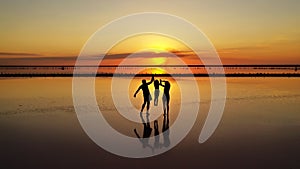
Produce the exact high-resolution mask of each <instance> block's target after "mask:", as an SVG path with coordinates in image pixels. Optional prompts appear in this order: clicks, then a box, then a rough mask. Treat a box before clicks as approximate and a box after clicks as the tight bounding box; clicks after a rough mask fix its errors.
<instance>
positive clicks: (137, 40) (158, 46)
mask: <svg viewBox="0 0 300 169" xmlns="http://www.w3.org/2000/svg"><path fill="white" fill-rule="evenodd" d="M145 49H147V50H149V51H153V52H156V53H160V52H168V51H169V52H170V51H180V50H182V51H186V50H189V49H188V48H187V47H186V46H185V45H184V44H182V43H181V42H179V41H177V40H176V39H172V38H169V37H166V36H163V35H157V34H144V35H137V36H133V37H130V38H127V39H125V40H123V41H121V42H119V43H118V44H117V45H115V46H114V47H113V48H112V49H111V50H110V51H109V53H133V52H136V51H140V50H145Z"/></svg>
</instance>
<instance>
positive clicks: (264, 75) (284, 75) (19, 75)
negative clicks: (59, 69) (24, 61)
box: [0, 73, 300, 77]
mask: <svg viewBox="0 0 300 169" xmlns="http://www.w3.org/2000/svg"><path fill="white" fill-rule="evenodd" d="M73 76H74V77H151V76H152V74H113V73H105V74H99V73H98V74H74V75H73V74H56V73H55V74H53V73H49V74H38V73H36V74H22V73H15V74H0V77H73ZM155 76H156V77H300V74H299V73H285V74H283V73H247V74H246V73H229V74H155Z"/></svg>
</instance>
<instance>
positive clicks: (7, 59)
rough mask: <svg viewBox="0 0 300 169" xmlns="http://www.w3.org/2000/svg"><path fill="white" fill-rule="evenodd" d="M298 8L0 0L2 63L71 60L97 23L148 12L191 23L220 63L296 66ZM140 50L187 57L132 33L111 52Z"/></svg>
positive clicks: (282, 4) (238, 1) (167, 41)
mask: <svg viewBox="0 0 300 169" xmlns="http://www.w3.org/2000/svg"><path fill="white" fill-rule="evenodd" d="M299 7H300V2H299V1H296V0H287V1H277V0H266V1H263V2H260V1H255V2H250V1H246V0H230V1H226V2H225V1H221V2H220V1H209V2H208V1H204V0H203V1H202V0H199V1H196V0H195V1H178V0H177V1H172V3H171V2H167V1H166V2H161V1H126V2H124V1H92V0H91V1H83V0H74V1H72V3H68V2H66V1H58V0H53V1H51V2H50V1H49V2H48V1H33V0H31V1H26V2H25V1H18V2H12V1H8V0H4V1H3V2H1V6H0V11H1V12H0V13H1V15H0V18H1V27H0V37H1V39H0V60H1V63H0V64H2V65H3V64H35V63H36V64H64V63H67V64H72V63H74V60H75V58H76V56H78V54H79V52H80V50H81V48H82V47H83V45H84V44H85V42H86V41H87V40H88V38H89V37H90V36H91V35H92V34H93V33H94V32H95V31H96V30H97V29H99V28H100V27H101V26H103V25H105V24H107V23H109V22H110V21H112V20H114V19H117V18H119V17H122V16H124V15H128V14H132V13H136V12H152V11H154V12H165V13H170V14H173V15H177V16H180V17H183V18H185V19H187V20H188V21H190V22H191V23H193V24H194V25H196V26H197V27H198V28H199V29H201V30H202V31H203V32H204V33H205V34H206V35H207V36H208V38H209V39H210V40H211V42H212V43H213V44H214V46H215V47H216V49H217V51H218V53H219V56H220V58H221V60H222V62H223V64H232V63H233V64H252V63H257V64H271V63H277V64H288V63H293V64H300V59H299V58H300V48H299V46H300V23H299V20H300V11H299V10H298V9H299ZM170 31H172V30H170ZM104 38H109V36H108V37H104ZM145 49H147V50H150V51H152V52H154V53H156V54H157V53H159V52H165V51H176V52H177V54H180V56H185V57H183V58H184V60H185V61H186V62H193V60H192V59H191V58H192V57H191V56H190V57H187V56H186V51H188V50H189V49H188V48H187V47H185V46H184V45H183V44H181V43H180V42H178V41H176V40H174V39H171V38H168V37H160V36H149V35H144V36H140V37H132V38H129V39H127V40H125V41H124V42H121V43H119V44H118V45H116V46H115V47H113V48H112V49H111V51H110V52H111V53H113V54H121V53H131V52H135V51H138V50H145ZM199 50H201V47H199ZM179 51H184V52H179ZM183 53H184V54H183ZM152 56H153V57H154V58H155V57H156V56H155V55H152ZM112 57H113V55H111V57H110V58H112ZM160 57H161V55H160ZM106 59H108V57H107V58H106ZM189 59H191V60H189ZM113 60H114V61H116V59H113ZM106 61H108V60H106Z"/></svg>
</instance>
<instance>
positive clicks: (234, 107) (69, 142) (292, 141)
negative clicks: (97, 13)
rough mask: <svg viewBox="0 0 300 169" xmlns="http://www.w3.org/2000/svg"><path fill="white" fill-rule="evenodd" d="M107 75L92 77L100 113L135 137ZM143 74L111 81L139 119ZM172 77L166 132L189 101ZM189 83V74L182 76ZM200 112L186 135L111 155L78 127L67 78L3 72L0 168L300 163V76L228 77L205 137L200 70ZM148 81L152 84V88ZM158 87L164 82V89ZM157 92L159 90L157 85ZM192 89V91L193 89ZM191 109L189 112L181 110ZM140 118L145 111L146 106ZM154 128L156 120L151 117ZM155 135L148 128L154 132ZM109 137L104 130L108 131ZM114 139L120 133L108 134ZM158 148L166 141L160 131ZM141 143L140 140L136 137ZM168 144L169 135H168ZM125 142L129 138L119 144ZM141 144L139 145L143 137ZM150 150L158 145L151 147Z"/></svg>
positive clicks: (205, 96) (157, 111)
mask: <svg viewBox="0 0 300 169" xmlns="http://www.w3.org/2000/svg"><path fill="white" fill-rule="evenodd" d="M111 80H112V79H111V78H96V82H95V86H96V87H95V93H96V98H97V103H98V105H99V108H100V110H101V111H102V113H103V115H104V117H105V119H106V120H107V121H108V122H109V124H110V125H111V126H112V127H113V128H114V129H116V130H117V131H118V132H120V133H122V134H124V135H127V136H129V137H132V138H135V137H136V135H135V133H134V129H136V130H137V132H138V133H139V134H140V135H142V131H143V125H142V124H141V123H138V122H133V121H130V120H127V119H126V117H124V116H122V113H121V114H120V113H118V112H117V110H116V107H115V103H114V100H113V98H112V89H111ZM140 80H141V79H135V80H133V81H131V82H130V85H129V89H128V88H126V87H124V86H122V85H123V84H125V81H126V78H125V79H122V78H119V79H118V81H117V82H118V83H117V84H118V85H119V87H117V88H114V90H113V92H116V93H117V95H120V96H128V98H129V100H130V103H131V104H124V105H123V104H122V103H118V104H119V106H120V107H122V108H123V109H124V110H129V109H130V110H131V108H134V110H135V112H132V114H133V116H136V117H137V119H139V113H138V112H139V110H140V107H141V103H142V94H141V93H139V94H138V96H137V98H133V93H134V91H135V90H136V88H137V87H138V85H139V84H140ZM169 80H170V81H171V85H172V87H171V92H170V93H171V102H170V115H169V118H170V127H171V128H170V133H171V134H172V133H173V134H174V133H175V132H176V131H174V130H172V124H174V122H175V121H176V120H177V117H178V113H179V111H180V103H181V102H184V103H185V104H189V101H188V100H183V98H181V95H180V92H181V90H180V87H179V86H178V84H177V83H176V82H175V81H172V79H169ZM180 81H182V82H183V83H184V85H185V86H186V88H188V86H189V85H190V79H188V78H182V79H180ZM197 84H198V86H199V91H200V96H201V97H200V98H199V103H200V104H199V105H200V109H199V114H198V117H197V119H196V123H195V125H194V126H193V128H192V130H191V131H190V132H189V134H188V135H187V137H186V138H184V139H183V140H182V141H181V142H180V143H179V144H178V145H177V146H175V147H174V148H173V149H171V150H170V151H167V152H166V153H164V154H161V155H158V156H154V157H150V158H146V159H129V158H124V157H119V156H116V155H113V154H111V153H109V152H107V151H105V150H103V149H102V148H100V147H99V146H97V145H96V144H95V143H94V142H93V141H92V140H91V139H90V138H89V137H88V136H87V135H86V133H85V132H84V131H83V129H82V128H81V126H80V124H79V122H78V119H77V117H76V113H75V110H74V107H73V101H72V78H20V79H15V78H11V79H1V80H0V91H1V95H0V133H1V137H0V138H1V139H0V143H1V148H0V149H1V168H25V167H27V168H71V167H72V168H87V167H89V168H91V167H93V168H108V167H110V168H113V167H114V166H119V167H120V166H121V167H124V168H129V167H130V168H140V167H143V166H144V167H146V168H153V167H157V168H165V167H168V168H169V167H173V168H174V167H178V168H183V167H197V168H200V167H202V168H221V167H222V168H299V167H300V164H299V162H298V157H299V155H300V145H299V142H300V111H299V110H300V87H299V86H300V79H299V78H228V79H227V97H226V106H225V110H224V114H223V117H222V120H221V122H220V124H219V126H218V128H217V129H216V131H215V132H214V134H213V135H212V137H210V138H209V140H207V141H206V142H205V143H203V144H199V142H198V137H199V133H200V131H201V129H202V126H203V124H204V121H205V119H206V116H207V112H208V110H209V106H210V101H211V96H210V95H211V89H210V83H209V79H208V78H197ZM153 90H154V89H153V86H152V85H151V87H150V91H151V93H152V96H153ZM161 92H162V89H161ZM161 94H162V93H161ZM161 96H162V95H160V97H159V106H158V107H155V106H153V102H151V108H150V121H151V120H155V119H157V120H158V127H159V132H160V133H161V130H162V124H163V120H164V119H163V118H164V117H163V115H162V114H163V109H162V107H161V106H162V105H161ZM191 97H192V96H191ZM182 113H184V114H186V115H187V116H188V115H189V114H188V113H189V112H182ZM143 116H144V118H145V117H146V116H145V113H144V114H143ZM150 125H151V127H152V128H154V127H153V126H154V125H153V122H151V123H150ZM153 135H154V131H152V133H151V136H153ZM107 136H108V137H109V133H107ZM113 141H117V140H113ZM154 143H155V142H154V138H150V141H149V144H150V145H151V146H153V147H155V148H156V149H160V148H163V147H164V146H168V145H167V144H165V142H164V138H163V137H160V140H159V146H157V145H155V144H154ZM138 144H140V143H138ZM170 144H171V145H172V140H170ZM124 146H126V145H124ZM140 148H141V149H143V147H142V144H140ZM155 148H154V151H157V150H155Z"/></svg>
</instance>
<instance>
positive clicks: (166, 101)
mask: <svg viewBox="0 0 300 169" xmlns="http://www.w3.org/2000/svg"><path fill="white" fill-rule="evenodd" d="M162 82H164V83H165V84H164V85H163V84H162ZM159 84H160V85H161V86H163V87H164V94H163V97H162V100H163V108H164V114H169V103H170V88H171V84H170V82H169V81H164V80H161V79H160V83H159Z"/></svg>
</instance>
